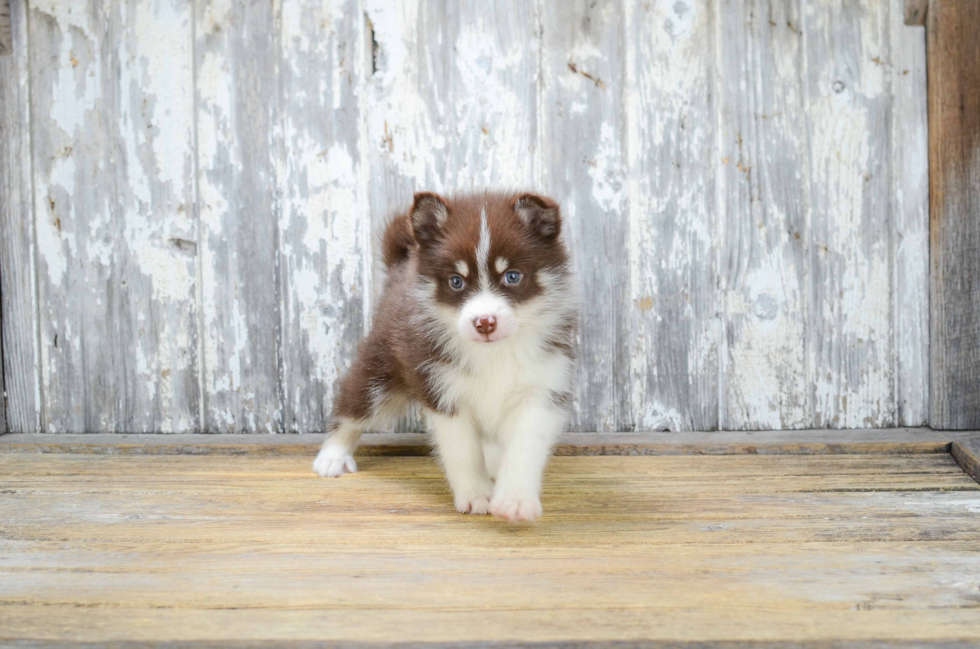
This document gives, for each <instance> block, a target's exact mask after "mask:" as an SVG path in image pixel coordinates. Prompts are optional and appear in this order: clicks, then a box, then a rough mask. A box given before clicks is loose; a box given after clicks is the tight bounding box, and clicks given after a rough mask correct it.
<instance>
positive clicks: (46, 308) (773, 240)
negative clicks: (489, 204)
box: [0, 0, 929, 432]
mask: <svg viewBox="0 0 980 649" xmlns="http://www.w3.org/2000/svg"><path fill="white" fill-rule="evenodd" d="M28 4H29V6H25V3H24V0H15V1H14V2H13V12H12V15H13V18H14V53H13V55H12V56H10V57H7V58H5V59H3V60H2V61H0V102H2V103H0V108H2V112H0V126H2V128H3V131H2V138H0V153H2V158H0V165H2V168H3V176H2V177H0V188H2V189H3V192H4V193H3V196H2V200H3V205H2V210H0V218H2V226H3V246H2V249H0V261H2V264H3V266H2V274H0V279H2V281H3V286H2V290H3V307H4V308H3V345H4V354H3V358H4V363H5V366H4V367H5V377H6V382H7V390H8V397H9V398H8V405H7V416H8V420H9V427H10V429H11V430H18V431H32V430H43V431H47V432H68V431H130V432H140V431H199V430H203V431H211V432H240V431H266V432H278V431H285V432H292V431H318V430H321V429H322V428H323V426H324V422H325V420H326V418H327V416H328V413H329V411H330V404H331V397H332V393H333V386H334V383H335V381H336V379H337V378H338V377H339V376H340V375H342V374H343V372H344V371H345V369H346V368H347V367H348V366H349V363H350V361H351V357H352V354H353V352H354V348H355V344H356V341H357V340H358V338H359V337H360V336H361V335H362V334H363V333H364V331H365V328H366V327H368V326H369V325H370V320H371V308H372V304H373V302H374V299H375V296H376V294H377V292H378V290H379V288H380V285H381V271H380V267H379V264H378V262H377V259H376V257H377V255H376V254H375V251H376V248H377V236H378V232H379V230H380V228H381V227H382V225H383V223H384V221H385V220H386V219H387V218H388V216H389V215H390V214H392V213H393V212H395V211H397V210H400V209H404V208H405V207H406V206H407V204H408V202H409V200H410V197H411V194H412V192H413V191H415V190H419V189H432V190H437V191H444V192H452V191H455V190H460V191H463V190H469V189H473V188H483V187H500V186H504V187H514V188H518V187H530V188H538V189H539V190H541V191H544V192H547V193H549V194H551V195H553V196H554V197H555V198H557V199H558V200H560V201H561V203H562V205H563V208H564V211H565V215H566V218H567V224H568V227H567V232H568V235H569V240H570V242H571V244H572V247H573V249H574V257H575V264H576V268H577V271H578V274H579V276H580V278H581V282H582V294H583V297H584V308H583V313H582V320H581V324H582V327H581V341H580V342H581V349H582V354H581V357H582V362H581V366H580V370H579V380H578V386H579V387H578V392H577V394H576V395H575V399H574V408H575V419H574V427H575V428H576V429H579V430H600V431H604V430H633V429H636V430H664V429H669V430H714V429H718V428H726V429H759V428H762V429H767V428H808V427H827V428H849V427H888V426H914V425H921V424H923V423H926V421H927V417H928V410H929V398H928V383H929V376H928V372H929V326H928V325H929V320H928V318H929V299H928V296H929V283H928V220H927V210H928V195H927V192H928V187H927V172H928V169H927V139H926V134H927V123H926V94H925V93H926V76H925V43H924V33H923V30H922V29H921V28H914V27H906V26H905V25H904V24H903V18H904V13H903V6H902V2H901V0H864V1H862V2H851V1H846V0H768V1H767V0H656V1H654V0H622V1H616V2H591V1H578V0H574V1H569V2H564V1H563V2H551V1H550V0H538V1H537V2H525V1H523V0H499V1H497V2H484V1H482V0H481V1H477V0H472V1H468V2H459V3H457V2H450V1H446V2H427V1H423V0H402V1H399V2H389V1H388V0H276V1H256V2H231V1H228V0H222V1H218V0H215V1H213V2H205V1H203V0H200V1H198V2H196V3H188V2H186V1H185V0H142V1H137V0H130V1H126V2H123V1H117V0H79V1H69V0H64V1H58V0H45V1H42V0H36V1H32V2H29V3H28ZM28 116H30V119H28Z"/></svg>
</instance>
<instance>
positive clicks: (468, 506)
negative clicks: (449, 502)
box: [454, 495, 490, 515]
mask: <svg viewBox="0 0 980 649" xmlns="http://www.w3.org/2000/svg"><path fill="white" fill-rule="evenodd" d="M454 500H455V501H456V511H458V512H459V513H460V514H481V515H482V514H489V513H490V497H489V496H483V495H480V496H455V497H454Z"/></svg>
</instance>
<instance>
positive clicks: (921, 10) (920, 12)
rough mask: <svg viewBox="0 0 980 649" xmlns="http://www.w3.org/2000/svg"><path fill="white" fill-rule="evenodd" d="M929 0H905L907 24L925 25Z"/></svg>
mask: <svg viewBox="0 0 980 649" xmlns="http://www.w3.org/2000/svg"><path fill="white" fill-rule="evenodd" d="M928 8H929V0H905V24H906V25H925V24H926V10H927V9H928Z"/></svg>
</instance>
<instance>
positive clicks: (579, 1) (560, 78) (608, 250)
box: [538, 0, 635, 431]
mask: <svg viewBox="0 0 980 649" xmlns="http://www.w3.org/2000/svg"><path fill="white" fill-rule="evenodd" d="M540 12H541V13H540V18H539V20H540V25H539V27H538V29H539V31H540V33H541V70H540V75H541V78H540V83H541V97H540V114H541V122H540V138H539V143H538V147H539V152H538V153H539V156H540V166H539V171H538V176H539V177H540V181H539V182H540V184H541V186H542V187H543V188H544V190H545V192H546V193H547V194H549V195H551V196H554V197H556V198H557V199H558V200H559V201H560V202H561V206H562V214H563V217H564V226H563V227H564V239H565V241H567V242H568V243H569V245H570V247H571V249H572V250H573V251H574V254H573V255H572V266H573V269H574V272H575V273H576V275H577V280H578V283H579V290H580V299H581V305H582V308H581V312H580V315H579V331H578V341H579V345H578V353H579V363H578V365H577V372H576V375H575V380H574V385H575V388H574V391H573V395H572V409H573V419H572V427H573V428H575V429H576V430H597V431H616V430H631V429H632V428H633V427H634V426H635V419H634V416H633V412H632V407H631V403H630V402H631V398H632V395H631V394H630V389H629V386H630V375H629V373H628V368H629V367H630V351H631V349H630V341H631V340H632V335H631V331H630V325H631V323H630V319H629V317H628V316H629V313H630V290H629V289H630V271H629V257H628V255H626V254H624V253H625V252H626V251H627V250H628V249H629V223H630V211H629V180H628V176H627V168H628V167H627V162H628V161H627V153H626V146H625V144H626V143H625V138H626V109H625V105H624V99H625V98H626V97H627V85H626V75H625V74H624V73H625V69H626V56H627V49H626V42H625V40H624V38H623V31H624V18H625V17H624V15H623V12H622V10H621V8H620V6H619V5H618V4H615V3H595V2H589V1H587V0H576V1H569V2H542V3H541V4H540Z"/></svg>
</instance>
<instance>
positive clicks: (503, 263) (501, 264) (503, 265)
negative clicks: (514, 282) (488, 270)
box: [493, 257, 509, 273]
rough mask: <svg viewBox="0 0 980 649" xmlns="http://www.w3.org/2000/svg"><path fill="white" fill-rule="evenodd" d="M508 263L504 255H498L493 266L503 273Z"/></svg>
mask: <svg viewBox="0 0 980 649" xmlns="http://www.w3.org/2000/svg"><path fill="white" fill-rule="evenodd" d="M508 263H509V262H508V261H507V260H506V259H504V258H503V257H497V261H495V262H493V267H494V268H496V269H497V272H498V273H502V272H504V271H505V270H507V265H508Z"/></svg>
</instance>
